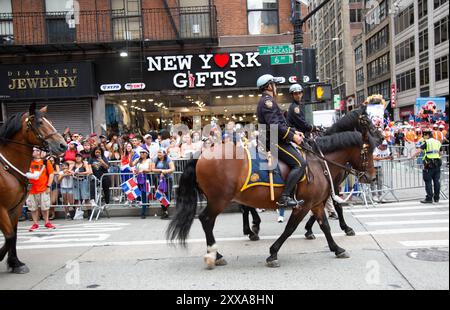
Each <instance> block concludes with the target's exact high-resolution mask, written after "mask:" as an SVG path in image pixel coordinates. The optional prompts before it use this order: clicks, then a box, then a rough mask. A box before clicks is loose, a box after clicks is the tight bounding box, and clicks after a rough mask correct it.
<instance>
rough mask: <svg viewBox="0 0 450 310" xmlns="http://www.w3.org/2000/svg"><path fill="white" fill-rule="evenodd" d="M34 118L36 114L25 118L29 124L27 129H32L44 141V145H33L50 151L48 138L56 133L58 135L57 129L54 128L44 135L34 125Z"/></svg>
mask: <svg viewBox="0 0 450 310" xmlns="http://www.w3.org/2000/svg"><path fill="white" fill-rule="evenodd" d="M34 118H35V117H34V115H33V116H30V117H27V118H26V119H25V124H26V125H27V131H28V130H31V131H32V132H33V134H34V135H35V136H36V138H38V139H39V140H40V142H41V143H42V146H36V145H32V146H33V147H36V148H38V149H40V150H43V151H48V150H49V147H48V142H47V139H49V138H51V137H53V136H54V135H57V134H58V132H57V131H56V130H54V131H52V132H51V133H49V134H48V135H46V136H42V134H41V133H40V132H39V130H38V129H37V128H36V127H35V126H34V125H33V123H34V122H35V119H34ZM29 145H31V144H29Z"/></svg>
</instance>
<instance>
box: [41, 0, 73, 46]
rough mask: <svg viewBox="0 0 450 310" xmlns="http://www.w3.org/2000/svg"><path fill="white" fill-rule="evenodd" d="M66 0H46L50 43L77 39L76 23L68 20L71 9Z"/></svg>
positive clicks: (46, 17)
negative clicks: (67, 16)
mask: <svg viewBox="0 0 450 310" xmlns="http://www.w3.org/2000/svg"><path fill="white" fill-rule="evenodd" d="M67 4H68V3H66V1H60V0H45V11H46V16H45V23H46V27H47V39H48V43H73V42H75V41H76V27H75V26H76V25H74V24H70V23H68V22H67V21H66V15H67V12H68V10H69V7H68V6H67Z"/></svg>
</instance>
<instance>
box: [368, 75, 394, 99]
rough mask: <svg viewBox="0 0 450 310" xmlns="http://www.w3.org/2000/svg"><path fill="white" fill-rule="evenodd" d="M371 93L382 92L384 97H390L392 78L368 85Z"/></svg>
mask: <svg viewBox="0 0 450 310" xmlns="http://www.w3.org/2000/svg"><path fill="white" fill-rule="evenodd" d="M368 91H369V95H370V94H380V95H382V96H383V98H384V99H388V98H390V91H391V80H390V79H389V80H387V81H384V82H381V83H378V84H375V85H373V86H370V87H368Z"/></svg>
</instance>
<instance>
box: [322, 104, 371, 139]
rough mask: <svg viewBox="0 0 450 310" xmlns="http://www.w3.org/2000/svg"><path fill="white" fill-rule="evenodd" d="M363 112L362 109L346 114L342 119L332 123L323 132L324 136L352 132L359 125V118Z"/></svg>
mask: <svg viewBox="0 0 450 310" xmlns="http://www.w3.org/2000/svg"><path fill="white" fill-rule="evenodd" d="M364 112H365V111H364V110H363V109H357V110H352V111H350V112H349V113H347V114H346V115H345V116H344V117H342V118H341V119H340V120H338V121H337V122H336V123H334V124H333V125H332V126H331V127H330V128H328V130H327V131H326V132H325V135H326V136H329V135H333V134H335V133H338V132H344V131H352V130H354V129H355V128H356V127H357V126H358V125H359V123H358V122H359V117H360V116H361V114H363V113H364Z"/></svg>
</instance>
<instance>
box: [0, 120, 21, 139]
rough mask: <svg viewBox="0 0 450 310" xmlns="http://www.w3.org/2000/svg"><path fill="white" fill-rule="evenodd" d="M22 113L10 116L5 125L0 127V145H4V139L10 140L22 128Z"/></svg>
mask: <svg viewBox="0 0 450 310" xmlns="http://www.w3.org/2000/svg"><path fill="white" fill-rule="evenodd" d="M22 116H23V113H21V112H19V113H14V114H12V115H10V116H9V117H8V118H7V119H6V121H5V123H4V124H3V125H2V127H0V145H3V144H6V143H7V141H6V140H5V139H11V138H12V137H13V136H14V135H15V134H16V133H17V132H18V131H19V130H20V128H22Z"/></svg>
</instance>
